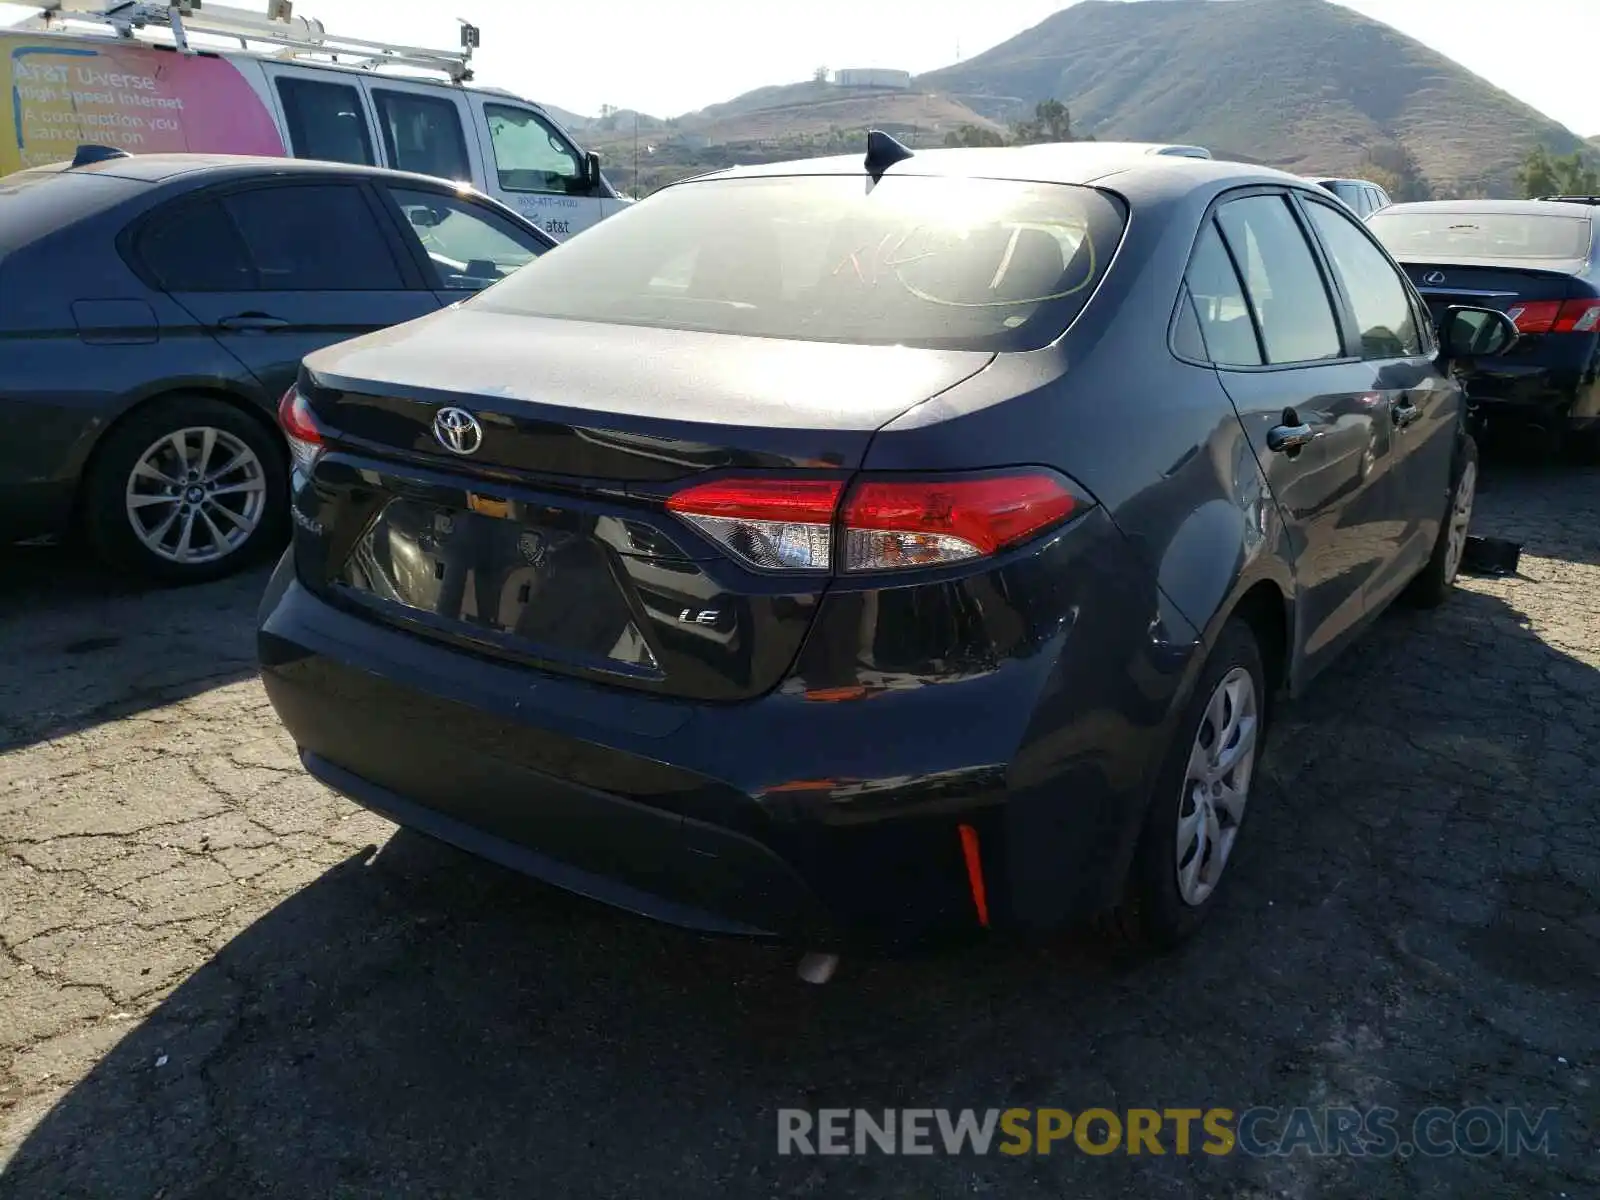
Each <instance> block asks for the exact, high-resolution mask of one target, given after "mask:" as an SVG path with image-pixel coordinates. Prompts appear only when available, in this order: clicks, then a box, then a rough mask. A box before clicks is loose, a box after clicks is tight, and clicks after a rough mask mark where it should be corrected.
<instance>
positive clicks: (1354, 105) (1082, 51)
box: [558, 0, 1600, 196]
mask: <svg viewBox="0 0 1600 1200" xmlns="http://www.w3.org/2000/svg"><path fill="white" fill-rule="evenodd" d="M1046 99H1058V100H1060V101H1062V102H1063V103H1065V104H1066V105H1067V106H1068V107H1069V108H1070V109H1071V112H1072V116H1073V123H1074V128H1075V130H1076V131H1077V132H1078V133H1080V134H1087V135H1090V136H1094V137H1096V138H1099V139H1100V140H1130V141H1171V142H1185V143H1197V144H1200V145H1204V146H1207V147H1209V148H1210V149H1211V150H1212V151H1213V153H1215V154H1217V155H1218V157H1236V158H1241V159H1244V160H1246V161H1252V162H1263V163H1269V164H1271V165H1273V166H1278V167H1283V168H1285V169H1287V170H1290V171H1294V172H1296V173H1299V174H1306V175H1360V174H1363V173H1366V174H1369V175H1374V176H1381V177H1385V178H1390V179H1395V180H1398V181H1400V182H1402V183H1404V184H1405V185H1406V189H1407V191H1408V192H1415V193H1416V194H1427V193H1430V192H1431V193H1434V194H1439V195H1501V196H1504V195H1511V194H1513V192H1514V190H1515V178H1516V171H1517V168H1518V167H1519V166H1520V165H1521V162H1522V160H1523V159H1524V158H1525V157H1526V155H1527V153H1528V151H1529V150H1530V149H1532V148H1533V146H1535V145H1538V144H1543V145H1545V146H1547V147H1548V148H1549V149H1550V150H1551V151H1552V152H1553V153H1555V154H1568V153H1571V152H1572V151H1573V150H1576V149H1580V148H1581V149H1584V150H1589V151H1594V150H1597V149H1600V137H1596V138H1591V139H1584V138H1580V137H1578V135H1577V134H1575V133H1574V132H1573V131H1571V130H1570V129H1567V128H1566V127H1565V126H1563V125H1561V124H1560V123H1558V122H1556V121H1555V120H1553V119H1552V118H1550V117H1549V116H1547V115H1546V114H1544V113H1541V112H1539V111H1538V110H1537V109H1535V108H1534V107H1533V106H1532V105H1529V104H1527V103H1525V102H1524V101H1521V100H1519V99H1517V98H1516V97H1514V96H1512V95H1510V94H1509V93H1507V92H1505V91H1503V90H1502V89H1500V88H1498V87H1496V86H1495V85H1493V84H1491V83H1489V82H1488V81H1487V80H1485V79H1483V78H1481V77H1480V76H1478V75H1475V74H1473V73H1472V72H1471V71H1469V70H1467V68H1465V67H1463V66H1461V65H1460V64H1459V63H1457V62H1455V61H1453V60H1452V59H1450V58H1448V57H1446V56H1445V55H1443V54H1441V53H1439V52H1438V51H1435V50H1432V49H1431V48H1429V47H1427V46H1425V45H1424V44H1422V43H1421V42H1418V41H1416V40H1415V39H1413V38H1410V37H1407V36H1406V35H1404V34H1401V33H1400V32H1398V31H1397V30H1394V29H1392V28H1390V27H1389V26H1387V25H1384V24H1382V23H1381V22H1378V21H1375V20H1372V19H1371V18H1368V17H1365V16H1362V15H1361V14H1359V13H1356V12H1355V11H1353V10H1351V9H1347V8H1345V7H1343V6H1341V5H1337V4H1334V3H1332V2H1331V0H1230V2H1229V3H1226V4H1223V3H1217V2H1216V0H1139V2H1138V3H1128V2H1125V0H1081V2H1080V3H1078V4H1075V5H1073V6H1071V7H1069V8H1065V9H1063V10H1061V11H1059V12H1056V13H1055V14H1053V15H1051V16H1049V17H1047V18H1045V19H1044V20H1043V21H1041V22H1039V23H1038V24H1037V25H1035V26H1033V27H1032V28H1031V29H1027V30H1024V31H1022V32H1021V33H1019V34H1017V35H1016V36H1014V37H1012V38H1009V39H1007V40H1006V41H1004V42H1001V43H1000V44H999V45H997V46H994V47H991V48H990V49H988V50H985V51H984V52H983V53H981V54H978V55H976V56H974V57H972V58H969V59H966V60H964V61H962V62H959V63H954V64H951V65H950V66H946V67H942V68H939V69H938V70H935V71H929V72H925V73H924V74H921V75H918V76H916V77H915V79H914V80H913V81H912V88H911V90H909V91H877V90H867V89H856V88H841V87H839V86H837V85H835V84H830V83H828V82H825V81H820V80H808V81H804V82H800V83H793V84H779V85H773V86H769V87H763V88H758V89H755V90H754V91H751V92H746V93H744V94H742V95H739V96H735V97H733V98H732V99H730V100H726V101H723V102H721V103H718V104H713V105H708V106H706V107H705V108H702V109H699V110H696V111H694V112H690V113H684V114H682V115H680V116H678V117H673V118H668V119H666V120H661V119H658V118H653V117H647V116H643V115H641V116H640V118H639V129H640V134H641V137H642V136H643V135H644V134H645V133H646V132H648V133H649V134H650V141H651V144H652V149H651V150H650V151H649V154H648V157H650V158H651V159H652V162H651V163H650V164H649V165H648V167H646V166H645V165H643V164H642V166H641V172H640V173H641V175H642V176H645V177H646V180H647V181H648V182H650V183H652V184H654V183H660V182H668V181H670V179H671V178H672V177H675V176H676V177H681V176H682V175H684V174H689V173H693V171H694V170H706V169H715V168H717V167H718V166H722V165H728V164H729V163H731V162H735V161H738V162H754V161H763V160H770V159H773V158H783V157H801V156H804V155H806V154H811V153H827V152H833V151H835V150H838V149H843V148H848V147H849V146H853V145H856V144H858V143H859V142H860V141H861V137H862V135H863V134H864V131H865V129H866V128H868V127H871V126H877V127H881V128H885V129H888V130H889V131H890V132H891V133H894V134H895V135H896V136H898V137H901V138H903V139H904V140H907V141H908V142H909V143H910V144H912V145H913V146H918V147H920V146H926V145H939V144H941V143H942V142H943V141H944V139H945V138H946V137H948V136H949V135H951V134H952V133H954V132H956V131H958V130H960V129H961V127H962V126H965V125H972V126H976V127H978V128H980V129H984V130H987V131H989V132H994V133H998V132H1002V131H1004V130H1005V128H1006V127H1007V126H1008V125H1009V124H1011V123H1013V122H1015V121H1017V120H1020V119H1023V118H1025V117H1027V116H1030V115H1031V114H1032V110H1033V107H1034V105H1035V104H1037V103H1039V102H1040V101H1042V100H1046ZM631 118H632V114H624V115H614V116H613V117H612V118H610V119H609V120H606V119H599V120H597V119H593V118H577V122H581V124H578V123H569V126H568V127H569V128H572V129H573V131H574V132H575V133H580V132H581V133H582V134H583V135H584V136H585V137H586V138H587V139H589V140H591V141H592V142H593V143H594V144H595V146H596V148H598V149H600V150H602V152H604V153H607V154H608V155H609V156H611V157H613V158H615V157H616V156H617V155H618V154H619V153H620V154H621V155H622V156H623V157H624V158H627V157H628V156H629V155H631V143H632V140H633V133H634V128H633V121H632V119H631ZM558 119H559V118H558ZM621 174H622V175H623V176H628V175H630V174H631V170H630V169H628V168H626V167H624V169H623V170H622V171H621Z"/></svg>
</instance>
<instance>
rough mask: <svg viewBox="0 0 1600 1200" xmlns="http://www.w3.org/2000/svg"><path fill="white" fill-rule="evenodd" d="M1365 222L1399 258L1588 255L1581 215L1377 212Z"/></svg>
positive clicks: (1585, 225) (1585, 226) (1585, 223)
mask: <svg viewBox="0 0 1600 1200" xmlns="http://www.w3.org/2000/svg"><path fill="white" fill-rule="evenodd" d="M1367 227H1368V228H1369V229H1371V230H1372V232H1373V233H1374V234H1376V235H1377V236H1378V240H1379V241H1381V242H1382V243H1383V244H1384V245H1385V246H1387V247H1388V248H1389V253H1390V254H1392V255H1394V256H1395V257H1396V258H1411V259H1424V260H1426V261H1429V262H1435V261H1439V260H1443V261H1446V262H1448V261H1449V260H1450V259H1452V258H1544V259H1556V258H1565V259H1573V258H1579V259H1582V258H1588V257H1589V222H1588V220H1587V219H1585V218H1583V217H1562V216H1548V217H1546V216H1537V215H1535V216H1524V215H1522V214H1520V213H1443V212H1435V213H1427V212H1422V213H1418V212H1412V213H1404V212H1401V213H1378V214H1377V215H1375V216H1374V217H1373V218H1372V219H1371V220H1370V221H1368V222H1367Z"/></svg>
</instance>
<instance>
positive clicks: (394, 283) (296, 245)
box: [221, 184, 405, 292]
mask: <svg viewBox="0 0 1600 1200" xmlns="http://www.w3.org/2000/svg"><path fill="white" fill-rule="evenodd" d="M221 205H222V208H223V209H224V210H225V211H226V212H227V214H228V216H229V217H230V218H232V221H233V224H234V226H235V227H236V228H237V229H238V231H239V236H240V237H241V238H242V239H243V242H244V245H245V246H246V248H247V250H248V252H249V255H250V261H251V263H252V265H253V266H254V268H255V271H256V274H257V276H258V278H259V286H260V288H261V290H263V291H274V292H277V291H310V292H322V291H326V292H376V291H397V290H400V289H403V288H404V287H405V282H404V279H403V277H402V275H401V272H400V267H399V265H398V264H397V263H396V262H395V259H394V255H393V254H392V253H391V252H390V249H389V242H388V241H387V239H385V237H384V236H383V233H382V232H381V230H380V227H379V225H378V214H377V213H375V212H374V211H373V209H372V205H371V204H369V203H368V201H367V198H366V195H365V194H364V193H363V192H362V189H361V188H360V187H359V186H358V185H356V184H312V185H302V186H292V187H264V188H252V189H250V190H249V191H241V192H233V193H230V194H228V195H226V196H224V197H222V200H221Z"/></svg>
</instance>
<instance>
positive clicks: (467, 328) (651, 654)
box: [296, 309, 993, 700]
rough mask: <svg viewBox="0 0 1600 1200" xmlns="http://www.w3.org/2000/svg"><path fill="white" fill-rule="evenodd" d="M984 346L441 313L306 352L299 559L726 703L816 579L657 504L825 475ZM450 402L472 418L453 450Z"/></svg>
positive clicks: (801, 618) (544, 653) (779, 669)
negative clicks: (728, 482) (695, 493)
mask: <svg viewBox="0 0 1600 1200" xmlns="http://www.w3.org/2000/svg"><path fill="white" fill-rule="evenodd" d="M992 358H993V355H992V354H989V353H985V352H969V351H943V350H938V351H935V350H915V349H902V348H898V347H866V346H855V345H845V344H839V343H816V342H809V343H808V342H788V341H782V340H777V339H757V338H741V337H733V336H729V335H723V334H701V333H692V332H684V331H674V330H663V329H642V328H639V329H636V328H629V327H621V326H601V325H590V324H587V323H583V322H574V321H561V320H541V319H534V318H528V317H513V316H504V315H499V314H492V313H491V314H483V313H477V312H473V311H471V310H468V309H460V310H454V311H449V310H447V311H446V312H444V313H440V314H436V315H434V316H430V317H426V318H423V319H421V320H419V321H414V322H411V323H409V324H407V325H404V326H399V327H396V328H394V329H390V330H386V331H383V332H381V333H377V334H373V335H370V336H368V337H364V338H360V339H357V340H356V341H353V342H349V343H345V344H343V345H340V346H337V347H333V348H331V349H329V350H325V351H322V352H320V353H318V354H315V355H313V356H311V357H310V358H309V359H308V360H307V362H306V370H305V371H304V372H303V374H302V380H301V388H302V391H303V392H304V394H305V396H306V400H307V402H308V404H309V407H310V410H311V412H312V414H313V416H314V418H315V421H316V423H317V424H318V425H319V426H320V427H321V428H322V430H323V440H324V443H325V445H324V450H323V453H322V456H321V458H320V459H319V460H318V461H317V463H316V465H315V468H314V471H313V477H312V479H311V481H310V483H309V484H308V485H307V486H305V487H302V488H301V489H300V490H299V491H298V492H297V495H296V520H297V524H298V525H299V526H300V529H299V532H298V533H297V537H296V554H297V565H298V569H299V572H300V575H301V578H302V579H303V580H305V581H306V583H307V585H308V586H311V587H313V588H316V589H317V590H319V591H321V592H322V593H324V594H325V595H328V596H329V597H330V598H333V599H336V600H337V601H339V602H341V603H344V604H348V605H354V606H358V607H360V608H362V609H364V610H365V611H367V612H368V613H369V614H372V615H374V616H376V617H378V618H379V619H382V620H386V621H390V622H392V623H395V624H398V625H401V626H404V627H407V628H409V629H411V630H413V631H415V632H418V633H421V634H423V635H425V636H431V637H436V638H441V639H444V640H447V641H452V642H456V643H459V644H461V645H463V646H464V647H467V648H470V649H472V650H474V651H476V652H480V653H484V654H488V655H492V656H494V657H497V658H506V659H511V660H517V661H523V662H527V663H529V664H531V665H535V666H538V667H540V668H543V669H547V670H552V671H557V672H561V673H570V674H577V675H581V676H585V677H590V678H593V679H596V680H597V681H602V682H607V683H612V684H618V685H621V686H627V687H634V688H638V689H641V690H645V691H654V692H659V693H663V694H667V695H672V696H681V697H685V698H692V699H700V700H740V699H746V698H749V697H752V696H755V695H759V694H761V693H763V692H765V691H767V690H770V689H771V688H772V687H774V686H776V684H777V683H778V682H779V681H780V680H781V678H782V677H783V674H784V672H785V671H786V670H787V669H788V667H789V665H790V663H791V662H792V661H793V659H794V656H795V654H796V653H797V652H798V650H799V647H800V643H801V640H802V639H803V637H804V635H805V632H806V630H807V628H809V625H810V621H811V616H812V614H813V612H814V611H815V608H816V604H817V602H818V601H819V599H820V598H821V596H822V594H823V592H824V591H825V589H826V586H827V581H828V578H829V575H828V573H827V572H826V571H814V572H799V571H773V572H757V571H752V570H749V569H747V568H746V567H743V566H741V565H740V564H739V563H737V562H736V561H735V560H734V559H732V558H730V557H729V556H728V555H727V554H726V553H725V552H724V551H723V550H722V549H721V548H720V547H718V546H717V545H716V544H715V542H713V541H712V540H710V539H709V538H707V537H705V536H703V535H702V534H699V533H697V532H696V530H695V529H694V528H692V527H691V526H690V525H689V524H688V523H686V522H685V521H683V520H680V519H679V518H677V517H676V516H674V515H673V514H672V513H671V512H669V511H668V510H667V508H666V501H667V499H668V497H670V496H671V495H672V493H674V492H675V491H678V490H680V489H681V488H683V487H685V486H687V485H688V483H690V482H692V481H694V480H696V479H698V478H700V477H702V476H706V475H708V474H709V475H710V477H712V478H716V477H718V476H725V475H727V474H729V473H735V474H740V475H744V474H751V473H754V474H758V475H763V476H768V477H781V476H783V475H785V474H789V475H792V474H794V473H796V472H802V473H804V474H805V475H807V476H820V477H823V478H826V477H828V476H833V477H835V478H840V479H843V478H845V477H847V476H848V475H849V474H850V473H851V472H853V471H854V470H855V469H856V468H857V467H858V466H859V465H860V463H861V460H862V457H863V455H864V454H865V452H866V448H867V445H868V443H869V442H870V441H871V439H872V436H873V434H874V432H875V431H876V430H877V429H878V428H879V427H880V426H882V425H883V424H884V423H886V422H887V421H889V420H891V419H893V418H894V417H895V416H898V415H899V414H900V413H901V412H904V411H905V410H906V409H908V408H910V407H912V406H913V405H915V404H917V403H920V402H922V401H924V400H926V399H928V398H929V397H931V396H933V395H937V394H938V393H940V392H942V391H945V390H947V389H948V388H950V387H951V386H953V385H955V384H957V383H959V382H960V381H961V380H963V379H966V378H968V377H970V376H971V375H973V374H974V373H976V372H978V371H980V370H982V369H983V367H984V366H985V365H986V364H987V363H988V362H989V361H991V360H992ZM449 410H456V411H457V412H459V413H460V414H464V416H465V418H466V419H467V420H466V424H465V425H464V428H466V429H467V430H468V431H469V433H470V431H472V430H474V429H475V430H476V431H477V432H476V433H475V434H471V436H469V437H468V438H467V441H466V442H463V443H460V444H458V445H455V446H452V445H451V444H450V442H451V434H450V429H449V428H448V427H442V429H441V432H436V430H435V423H436V418H439V416H440V414H441V412H448V411H449ZM469 443H470V444H469Z"/></svg>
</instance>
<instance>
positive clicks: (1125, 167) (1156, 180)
mask: <svg viewBox="0 0 1600 1200" xmlns="http://www.w3.org/2000/svg"><path fill="white" fill-rule="evenodd" d="M1163 144H1164V143H1153V142H1047V143H1043V144H1040V145H1036V146H997V147H990V146H981V147H960V148H953V149H935V150H917V151H915V152H914V154H913V155H912V157H910V158H908V159H904V160H902V161H900V162H897V163H895V164H894V165H893V166H891V167H890V168H889V169H888V170H887V171H886V172H885V174H886V175H924V176H944V177H952V178H978V179H1010V180H1015V181H1017V182H1028V183H1063V184H1098V183H1103V182H1105V181H1106V180H1109V179H1111V178H1112V177H1116V180H1117V188H1118V190H1120V191H1127V190H1130V189H1131V190H1138V189H1140V188H1141V187H1149V188H1150V189H1152V190H1156V191H1161V192H1166V193H1170V192H1171V191H1173V190H1174V189H1177V190H1184V191H1187V190H1190V189H1191V188H1199V187H1204V186H1210V185H1215V184H1222V183H1227V184H1238V185H1248V184H1251V183H1262V184H1277V185H1284V186H1292V187H1299V188H1306V187H1308V186H1310V185H1309V184H1308V182H1307V181H1306V180H1305V179H1304V178H1302V177H1301V176H1298V175H1291V174H1289V173H1288V172H1286V171H1279V170H1276V169H1274V168H1272V167H1262V166H1256V165H1253V164H1250V163H1239V162H1230V161H1228V160H1227V159H1217V158H1190V157H1188V156H1186V155H1179V154H1161V153H1156V152H1153V151H1152V149H1151V147H1152V146H1160V145H1163ZM865 173H866V172H865V166H864V155H862V154H849V155H843V154H841V155H833V156H830V157H827V158H807V159H792V160H789V161H786V162H776V163H762V164H759V165H754V166H743V167H729V168H727V169H725V170H721V171H715V172H711V173H708V174H706V175H700V176H696V177H695V180H694V181H693V182H706V181H710V180H717V179H755V178H762V177H768V178H772V177H779V176H796V175H864V174H865ZM684 182H685V183H687V182H691V181H689V180H685V181H684ZM1185 185H1188V186H1187V187H1186V186H1185Z"/></svg>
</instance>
